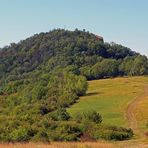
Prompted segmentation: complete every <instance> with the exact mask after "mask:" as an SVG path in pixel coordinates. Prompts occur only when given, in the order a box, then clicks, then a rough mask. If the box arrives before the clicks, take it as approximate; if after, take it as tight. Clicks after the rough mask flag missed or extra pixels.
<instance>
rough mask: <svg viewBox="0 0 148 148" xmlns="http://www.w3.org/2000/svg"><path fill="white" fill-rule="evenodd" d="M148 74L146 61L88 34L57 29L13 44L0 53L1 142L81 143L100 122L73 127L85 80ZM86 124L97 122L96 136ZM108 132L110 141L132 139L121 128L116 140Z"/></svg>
mask: <svg viewBox="0 0 148 148" xmlns="http://www.w3.org/2000/svg"><path fill="white" fill-rule="evenodd" d="M146 74H148V59H147V57H146V56H142V55H140V54H138V53H136V52H134V51H131V50H130V49H129V48H127V47H124V46H122V45H117V44H113V43H112V44H109V43H104V41H103V38H102V37H99V36H98V35H95V34H92V33H89V32H85V31H84V30H83V31H80V30H77V29H76V30H75V31H68V30H63V29H57V30H53V31H50V32H48V33H40V34H37V35H34V36H32V37H30V38H28V39H26V40H23V41H20V42H19V43H18V44H15V43H12V44H11V45H10V46H7V47H4V48H2V49H1V50H0V123H1V124H0V141H29V140H31V141H32V140H36V141H48V140H56V141H57V140H59V141H73V140H79V139H80V136H81V135H83V134H85V132H86V133H87V134H88V132H89V131H94V129H96V130H98V127H96V126H98V123H101V121H102V118H101V116H100V115H99V114H98V113H96V112H91V113H88V114H85V115H84V116H81V117H80V116H79V119H80V120H79V121H76V120H75V119H72V121H73V122H71V121H69V120H71V117H70V116H69V114H68V113H67V111H66V109H65V108H67V107H69V106H70V105H72V104H73V103H75V102H76V100H77V99H78V98H79V96H81V95H84V94H85V92H86V90H87V81H86V80H93V79H101V78H106V77H116V76H124V75H131V76H132V75H146ZM82 119H84V121H85V120H88V122H89V123H91V122H93V123H94V122H95V124H93V126H92V125H91V126H90V127H92V129H93V130H92V129H87V127H85V125H88V122H87V124H85V123H84V124H83V123H80V121H83V120H82ZM65 120H66V121H67V122H64V121H65ZM96 124H97V125H96ZM87 130H88V131H87ZM101 130H102V129H101ZM104 130H107V131H109V133H108V134H109V135H108V134H107V135H106V137H109V139H112V138H113V139H118V140H123V139H128V138H130V137H132V135H133V134H132V131H131V130H126V129H123V128H119V129H118V128H116V132H117V133H116V132H115V131H114V132H113V133H114V134H117V136H112V135H111V133H112V132H110V131H113V130H114V128H111V127H109V128H108V127H104ZM94 132H96V131H94ZM103 132H106V131H103ZM119 132H120V134H121V135H122V136H121V137H122V138H121V137H120V136H118V134H119ZM92 135H93V134H92V133H90V136H92ZM98 137H99V136H96V137H95V136H94V137H93V138H95V139H96V138H98ZM104 138H105V137H104Z"/></svg>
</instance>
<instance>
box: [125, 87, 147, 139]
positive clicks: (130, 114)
mask: <svg viewBox="0 0 148 148" xmlns="http://www.w3.org/2000/svg"><path fill="white" fill-rule="evenodd" d="M146 96H148V85H147V86H145V88H144V92H143V93H142V94H141V95H139V96H138V97H136V98H135V99H134V100H133V101H132V102H131V103H129V104H128V106H127V109H126V117H127V120H128V123H129V127H130V128H131V129H132V130H133V131H134V133H135V135H136V136H138V138H140V139H144V138H145V135H144V133H143V132H142V131H141V130H140V129H139V127H138V121H137V119H136V116H135V114H134V110H135V108H136V106H137V105H138V103H139V102H140V101H141V100H143V99H145V98H146Z"/></svg>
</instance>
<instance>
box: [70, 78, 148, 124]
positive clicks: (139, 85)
mask: <svg viewBox="0 0 148 148" xmlns="http://www.w3.org/2000/svg"><path fill="white" fill-rule="evenodd" d="M88 83H89V87H88V91H87V93H86V95H85V96H83V97H81V98H80V99H79V100H78V101H77V103H75V104H74V105H72V106H71V107H70V108H69V109H68V112H69V113H70V114H71V116H75V115H76V114H78V113H82V112H85V111H88V110H91V109H92V110H96V111H97V112H99V113H100V114H101V115H102V117H103V122H104V123H105V124H112V125H120V126H127V120H126V109H127V105H128V104H129V103H130V102H132V101H133V100H134V99H135V98H136V97H137V96H138V95H140V94H141V93H143V90H144V86H145V85H146V84H148V77H125V78H113V79H103V80H94V81H89V82H88Z"/></svg>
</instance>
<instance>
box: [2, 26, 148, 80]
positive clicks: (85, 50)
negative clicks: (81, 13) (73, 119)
mask: <svg viewBox="0 0 148 148" xmlns="http://www.w3.org/2000/svg"><path fill="white" fill-rule="evenodd" d="M106 65H107V66H109V65H110V66H109V67H110V68H109V69H110V71H108V70H109V69H106V71H104V70H103V69H101V68H103V67H106ZM147 65H148V64H147V58H146V57H145V56H140V54H138V53H136V52H134V51H131V50H130V49H129V48H127V47H124V46H121V45H117V44H109V43H104V41H103V38H101V37H98V36H97V35H94V34H92V33H89V32H85V31H79V30H77V29H76V30H75V31H67V30H63V29H57V30H53V31H50V32H48V33H40V34H36V35H34V36H32V37H30V38H28V39H26V40H23V41H20V42H19V43H18V44H15V43H12V44H11V45H10V46H7V47H4V48H3V49H1V51H0V77H1V78H2V77H3V76H5V78H7V77H9V79H15V78H16V79H17V77H23V76H25V75H27V73H28V72H33V71H40V70H41V71H52V70H53V69H55V68H56V67H67V66H71V68H75V69H76V71H77V72H76V73H78V74H81V75H85V76H86V77H87V78H88V79H94V78H103V77H105V76H117V75H143V74H146V73H147ZM106 68H107V67H106ZM99 69H100V70H99ZM102 70H103V71H104V72H103V71H102ZM101 71H102V72H101Z"/></svg>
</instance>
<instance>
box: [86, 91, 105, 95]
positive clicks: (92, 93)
mask: <svg viewBox="0 0 148 148" xmlns="http://www.w3.org/2000/svg"><path fill="white" fill-rule="evenodd" d="M98 94H102V93H101V92H91V93H87V94H86V95H85V96H94V95H98Z"/></svg>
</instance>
